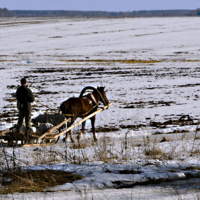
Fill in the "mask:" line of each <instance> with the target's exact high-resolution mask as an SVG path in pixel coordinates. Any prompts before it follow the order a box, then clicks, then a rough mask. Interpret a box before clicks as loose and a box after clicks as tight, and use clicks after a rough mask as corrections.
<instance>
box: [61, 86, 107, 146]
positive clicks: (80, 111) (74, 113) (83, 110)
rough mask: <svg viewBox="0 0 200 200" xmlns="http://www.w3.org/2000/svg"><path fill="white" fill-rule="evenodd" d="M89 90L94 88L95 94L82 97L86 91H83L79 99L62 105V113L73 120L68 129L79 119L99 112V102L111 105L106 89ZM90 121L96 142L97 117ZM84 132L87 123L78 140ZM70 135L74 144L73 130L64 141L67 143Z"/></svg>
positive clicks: (75, 98)
mask: <svg viewBox="0 0 200 200" xmlns="http://www.w3.org/2000/svg"><path fill="white" fill-rule="evenodd" d="M87 88H89V89H91V88H92V89H93V92H92V93H89V94H87V95H84V96H82V94H83V93H84V92H83V91H85V90H83V91H82V93H81V94H80V96H79V97H71V98H69V99H68V100H66V101H64V102H62V103H61V105H60V111H61V112H62V114H64V115H65V116H66V117H70V118H71V121H70V122H67V127H69V126H71V125H72V124H73V123H74V121H75V120H76V119H77V118H78V117H80V118H84V117H87V116H88V115H90V114H91V113H93V112H95V111H97V108H98V105H99V101H101V102H102V103H103V104H104V105H105V106H106V105H108V104H109V101H108V99H107V97H106V93H105V91H104V88H105V87H97V89H95V88H93V87H86V89H87ZM90 120H91V125H92V132H93V138H94V141H95V142H96V141H97V138H96V135H95V116H93V117H91V118H90ZM84 131H85V121H84V122H83V123H82V131H81V133H79V134H78V140H79V139H80V137H81V135H82V134H83V133H84ZM69 134H70V137H71V141H72V142H74V139H73V137H72V133H71V130H70V131H69V132H67V133H66V137H65V138H64V139H63V141H66V140H67V139H68V137H69Z"/></svg>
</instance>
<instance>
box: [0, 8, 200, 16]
mask: <svg viewBox="0 0 200 200" xmlns="http://www.w3.org/2000/svg"><path fill="white" fill-rule="evenodd" d="M199 15H200V8H198V9H196V10H140V11H132V12H106V11H67V10H8V9H6V8H3V9H1V8H0V17H69V18H73V17H97V18H107V17H110V18H114V17H115V18H116V17H156V16H161V17H162V16H199Z"/></svg>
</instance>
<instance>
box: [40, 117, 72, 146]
mask: <svg viewBox="0 0 200 200" xmlns="http://www.w3.org/2000/svg"><path fill="white" fill-rule="evenodd" d="M70 120H71V119H70V118H68V119H66V120H64V121H63V122H61V123H60V124H58V125H56V126H54V127H53V128H51V129H49V130H48V131H47V132H45V133H44V134H43V135H41V136H40V137H39V138H38V141H37V143H39V141H40V140H41V139H42V138H43V137H45V136H46V135H48V134H51V133H52V132H54V131H55V130H56V129H58V128H60V127H61V126H62V125H63V124H66V123H67V122H69V121H70Z"/></svg>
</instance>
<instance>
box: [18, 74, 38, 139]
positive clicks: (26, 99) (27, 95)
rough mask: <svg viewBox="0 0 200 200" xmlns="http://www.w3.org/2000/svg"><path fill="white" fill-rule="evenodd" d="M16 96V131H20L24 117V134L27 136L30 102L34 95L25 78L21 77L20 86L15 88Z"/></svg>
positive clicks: (29, 121) (29, 125) (29, 124)
mask: <svg viewBox="0 0 200 200" xmlns="http://www.w3.org/2000/svg"><path fill="white" fill-rule="evenodd" d="M16 98H17V108H18V110H19V118H18V124H17V125H18V126H17V130H18V133H20V130H21V128H22V124H23V120H24V118H25V123H26V132H25V136H26V137H27V138H28V137H29V132H30V128H31V103H32V102H33V101H34V100H35V97H34V95H33V93H32V91H31V90H30V89H29V88H28V87H27V86H26V79H25V78H22V79H21V86H20V87H19V88H18V89H17V92H16Z"/></svg>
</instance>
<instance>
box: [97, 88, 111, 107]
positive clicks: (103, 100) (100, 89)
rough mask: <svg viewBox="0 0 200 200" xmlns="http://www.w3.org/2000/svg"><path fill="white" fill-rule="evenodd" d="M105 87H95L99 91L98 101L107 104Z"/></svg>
mask: <svg viewBox="0 0 200 200" xmlns="http://www.w3.org/2000/svg"><path fill="white" fill-rule="evenodd" d="M104 88H105V87H97V90H98V92H99V93H100V95H101V96H100V101H101V102H102V103H103V104H104V105H105V106H106V105H108V104H109V101H108V98H107V96H106V92H105V91H104Z"/></svg>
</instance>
